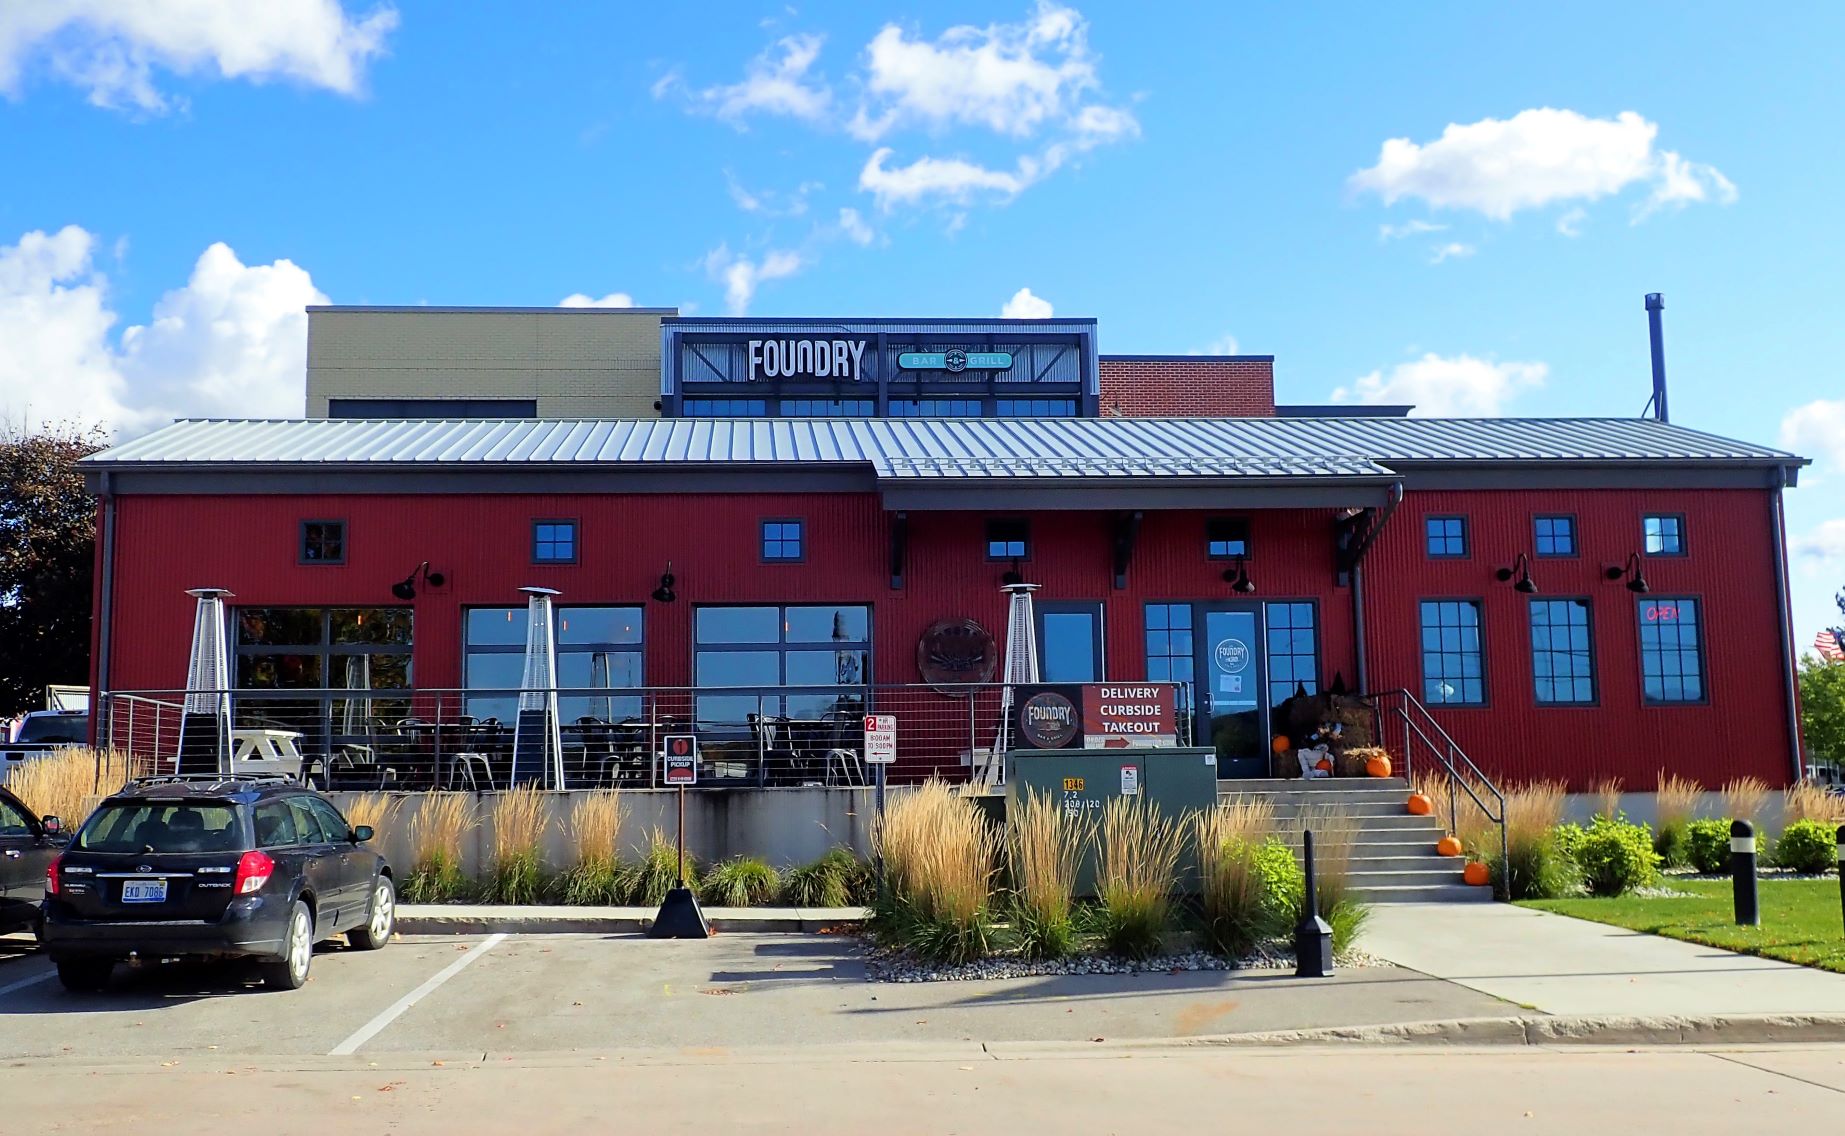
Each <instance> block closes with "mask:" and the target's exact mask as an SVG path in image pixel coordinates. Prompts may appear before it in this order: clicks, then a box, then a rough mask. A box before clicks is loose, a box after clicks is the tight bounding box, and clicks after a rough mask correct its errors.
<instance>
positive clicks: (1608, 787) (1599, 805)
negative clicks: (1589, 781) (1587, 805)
mask: <svg viewBox="0 0 1845 1136" xmlns="http://www.w3.org/2000/svg"><path fill="white" fill-rule="evenodd" d="M1626 787H1627V786H1626V783H1625V782H1623V781H1622V780H1621V779H1620V778H1619V777H1604V778H1602V779H1601V780H1600V781H1597V782H1596V783H1595V784H1594V785H1592V786H1590V788H1589V792H1590V793H1591V794H1592V795H1593V796H1594V797H1595V815H1596V816H1598V817H1607V818H1608V819H1609V820H1615V819H1617V818H1618V817H1619V816H1620V815H1621V793H1622V791H1623V790H1624V789H1626Z"/></svg>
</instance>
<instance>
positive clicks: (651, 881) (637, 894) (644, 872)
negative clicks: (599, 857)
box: [628, 828, 698, 907]
mask: <svg viewBox="0 0 1845 1136" xmlns="http://www.w3.org/2000/svg"><path fill="white" fill-rule="evenodd" d="M678 883H679V850H678V848H677V847H676V846H675V845H674V844H673V843H672V842H671V841H669V840H667V839H666V833H664V832H662V831H661V830H660V829H657V828H656V829H654V830H653V836H652V838H651V839H649V841H648V843H647V853H646V855H644V856H642V857H641V862H640V863H639V864H637V865H635V867H634V869H633V871H632V872H631V873H630V874H629V892H628V902H629V903H632V904H635V905H637V906H640V907H658V906H660V904H662V903H665V902H666V893H667V892H669V891H671V890H673V888H674V887H676V886H677V885H678ZM685 886H686V887H688V888H691V889H692V891H693V893H694V894H696V893H697V891H698V864H697V862H696V861H694V860H693V859H692V854H691V853H690V852H688V853H686V857H685Z"/></svg>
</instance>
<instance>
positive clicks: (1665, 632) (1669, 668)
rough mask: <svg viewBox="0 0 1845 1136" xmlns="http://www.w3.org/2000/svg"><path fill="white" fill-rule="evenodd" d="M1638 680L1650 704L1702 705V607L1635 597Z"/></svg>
mask: <svg viewBox="0 0 1845 1136" xmlns="http://www.w3.org/2000/svg"><path fill="white" fill-rule="evenodd" d="M1634 606H1635V610H1636V612H1637V613H1638V615H1639V619H1640V679H1641V687H1642V693H1643V695H1644V696H1645V699H1646V701H1647V702H1648V703H1650V704H1656V705H1669V704H1671V703H1675V702H1703V701H1704V700H1705V698H1706V696H1707V691H1706V688H1705V682H1704V627H1703V615H1704V611H1703V604H1702V602H1701V601H1699V600H1695V599H1691V598H1689V597H1677V598H1674V597H1671V596H1657V597H1655V596H1636V597H1634Z"/></svg>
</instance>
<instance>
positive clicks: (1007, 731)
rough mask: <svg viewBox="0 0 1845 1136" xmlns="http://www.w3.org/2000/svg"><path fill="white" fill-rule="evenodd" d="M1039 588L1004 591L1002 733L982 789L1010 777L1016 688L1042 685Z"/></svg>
mask: <svg viewBox="0 0 1845 1136" xmlns="http://www.w3.org/2000/svg"><path fill="white" fill-rule="evenodd" d="M1037 590H1038V585H1037V584H1007V585H1005V586H1004V587H1002V588H1001V589H1000V591H1002V592H1005V593H1006V595H1007V596H1008V597H1009V598H1008V600H1007V609H1006V658H1005V662H1004V665H1003V666H1002V667H1001V670H1000V675H1001V679H1000V681H1001V682H1003V683H1004V684H1005V685H1004V686H1002V687H1001V688H1000V692H999V733H998V734H997V735H996V736H995V737H994V739H993V750H992V752H991V753H989V754H988V755H987V761H986V765H985V767H984V768H983V769H982V770H981V772H980V783H981V785H983V786H985V787H987V788H992V787H994V786H996V785H1000V784H1003V783H1004V782H1005V777H1006V751H1007V750H1009V749H1011V748H1012V705H1013V693H1012V689H1013V687H1015V686H1032V685H1035V684H1036V683H1037V682H1038V681H1039V678H1038V636H1037V633H1036V627H1035V626H1034V625H1035V622H1036V621H1035V620H1034V619H1033V617H1032V607H1031V594H1032V593H1033V592H1035V591H1037Z"/></svg>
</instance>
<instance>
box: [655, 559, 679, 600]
mask: <svg viewBox="0 0 1845 1136" xmlns="http://www.w3.org/2000/svg"><path fill="white" fill-rule="evenodd" d="M678 582H679V580H678V577H676V576H674V575H673V562H672V561H671V560H668V561H667V562H666V571H664V572H662V573H660V586H659V587H657V588H655V589H654V590H653V598H654V599H656V600H658V601H659V602H660V603H672V602H673V601H674V600H676V599H678V598H679V593H678V592H675V591H673V585H674V584H676V583H678Z"/></svg>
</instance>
